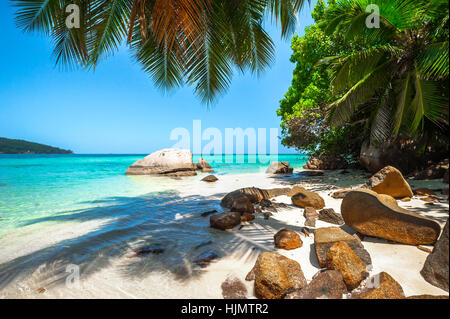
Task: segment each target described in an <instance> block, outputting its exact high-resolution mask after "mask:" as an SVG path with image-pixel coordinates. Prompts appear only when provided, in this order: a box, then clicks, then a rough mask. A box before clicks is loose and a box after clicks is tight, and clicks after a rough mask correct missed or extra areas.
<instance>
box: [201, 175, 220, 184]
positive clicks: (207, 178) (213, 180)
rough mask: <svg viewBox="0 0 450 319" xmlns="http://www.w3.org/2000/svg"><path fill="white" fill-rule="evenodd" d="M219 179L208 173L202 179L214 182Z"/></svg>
mask: <svg viewBox="0 0 450 319" xmlns="http://www.w3.org/2000/svg"><path fill="white" fill-rule="evenodd" d="M218 180H219V179H218V178H217V177H215V176H214V175H208V176H206V177H203V178H202V181H204V182H208V183H213V182H216V181H218Z"/></svg>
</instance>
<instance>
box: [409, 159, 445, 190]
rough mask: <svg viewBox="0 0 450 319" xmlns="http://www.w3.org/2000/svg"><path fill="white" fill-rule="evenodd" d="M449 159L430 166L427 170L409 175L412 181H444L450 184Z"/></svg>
mask: <svg viewBox="0 0 450 319" xmlns="http://www.w3.org/2000/svg"><path fill="white" fill-rule="evenodd" d="M448 169H449V161H448V158H447V159H445V160H443V161H440V162H439V163H436V164H430V166H428V167H427V168H426V169H424V170H421V171H415V172H413V173H411V174H409V175H408V177H409V178H411V179H420V180H429V179H441V178H442V179H443V182H444V183H446V184H448Z"/></svg>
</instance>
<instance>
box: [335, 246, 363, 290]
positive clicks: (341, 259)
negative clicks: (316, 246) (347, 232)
mask: <svg viewBox="0 0 450 319" xmlns="http://www.w3.org/2000/svg"><path fill="white" fill-rule="evenodd" d="M326 265H327V268H328V269H331V270H337V271H339V272H340V273H341V274H342V277H343V278H344V282H345V285H346V286H347V288H348V289H349V290H353V289H355V288H356V287H358V286H359V284H360V283H361V281H363V280H364V279H365V278H367V276H368V275H369V273H368V272H367V271H366V265H364V263H363V262H362V261H361V259H359V257H358V256H357V255H356V254H355V252H354V251H353V250H352V249H351V248H350V246H349V245H348V244H347V243H346V242H344V241H338V242H336V243H334V244H333V245H332V246H331V247H330V249H328V251H327V259H326Z"/></svg>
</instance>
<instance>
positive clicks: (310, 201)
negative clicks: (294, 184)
mask: <svg viewBox="0 0 450 319" xmlns="http://www.w3.org/2000/svg"><path fill="white" fill-rule="evenodd" d="M296 191H297V193H296V194H295V195H294V196H292V197H291V200H292V203H293V204H294V205H295V206H297V207H303V208H305V207H313V208H315V209H322V208H324V207H325V201H324V200H323V198H322V197H321V196H320V195H319V194H316V193H314V192H310V191H308V190H306V189H305V188H303V187H298V188H297V189H296Z"/></svg>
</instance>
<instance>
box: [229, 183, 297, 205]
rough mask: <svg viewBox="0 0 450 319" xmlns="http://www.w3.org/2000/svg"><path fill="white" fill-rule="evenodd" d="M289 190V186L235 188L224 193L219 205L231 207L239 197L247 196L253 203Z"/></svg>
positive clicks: (288, 192) (286, 192)
mask: <svg viewBox="0 0 450 319" xmlns="http://www.w3.org/2000/svg"><path fill="white" fill-rule="evenodd" d="M290 192H291V188H288V187H286V188H274V189H260V188H256V187H245V188H240V189H238V190H235V191H233V192H231V193H228V194H227V195H225V197H224V198H223V199H222V201H221V202H220V205H221V206H222V207H225V208H231V207H232V206H233V202H234V201H235V200H236V199H238V198H241V197H242V196H245V197H247V198H248V199H249V200H250V201H251V202H252V203H253V204H255V203H259V202H260V201H261V200H263V199H271V198H273V197H276V196H281V195H288V194H290Z"/></svg>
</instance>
